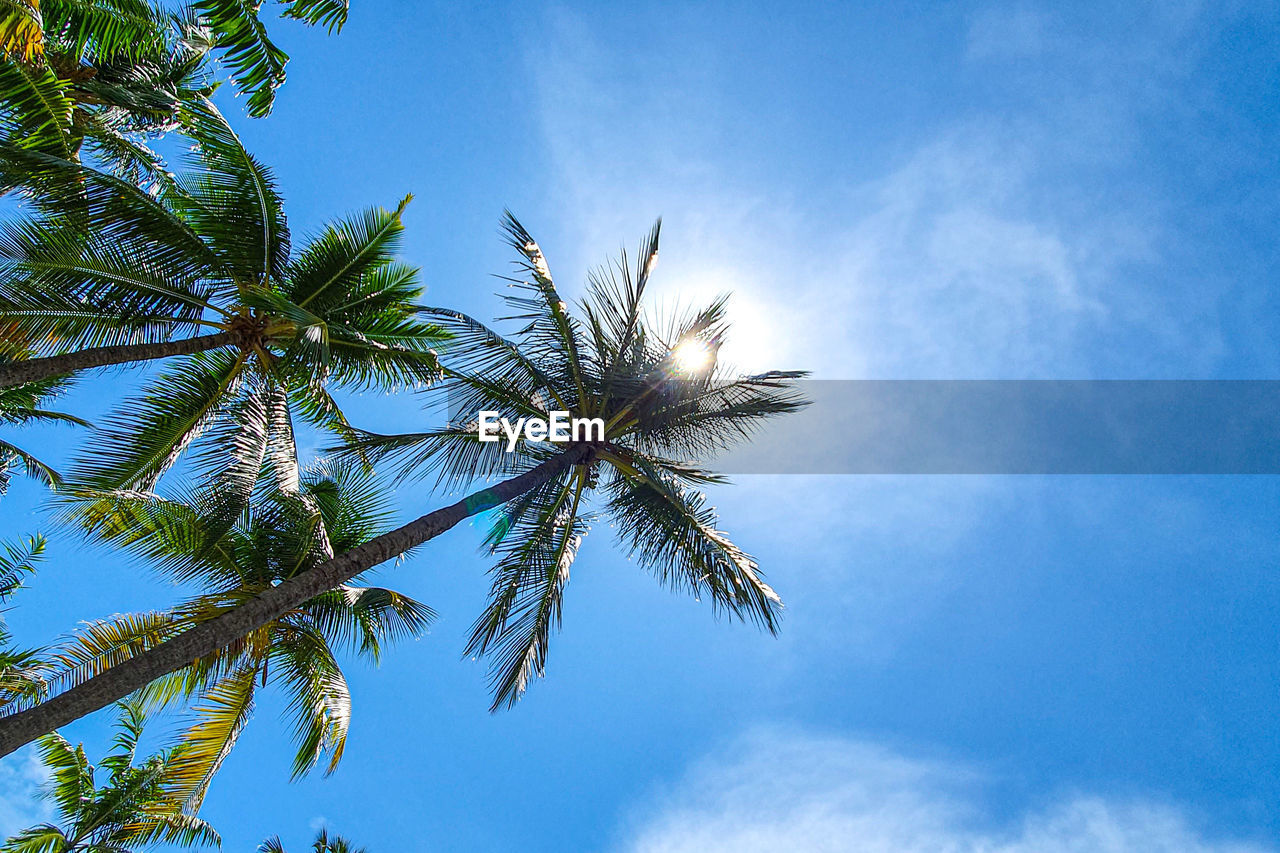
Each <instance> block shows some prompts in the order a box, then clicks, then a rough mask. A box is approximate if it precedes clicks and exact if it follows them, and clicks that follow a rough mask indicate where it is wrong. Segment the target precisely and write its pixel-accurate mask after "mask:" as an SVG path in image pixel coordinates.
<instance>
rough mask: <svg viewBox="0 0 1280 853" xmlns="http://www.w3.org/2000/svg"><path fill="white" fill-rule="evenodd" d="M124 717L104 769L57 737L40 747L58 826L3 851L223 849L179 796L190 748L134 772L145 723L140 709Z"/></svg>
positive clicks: (27, 833)
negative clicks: (180, 763) (162, 846)
mask: <svg viewBox="0 0 1280 853" xmlns="http://www.w3.org/2000/svg"><path fill="white" fill-rule="evenodd" d="M119 709H120V720H119V722H118V723H117V726H116V738H115V746H114V748H113V749H112V751H111V753H110V754H109V755H107V756H106V757H105V758H103V759H102V761H101V762H99V764H98V766H97V767H94V766H93V765H92V764H90V763H89V760H88V759H87V758H86V757H85V753H84V747H83V746H72V745H71V744H70V743H68V742H67V741H66V740H65V739H64V738H63V737H62V736H61V735H59V734H57V733H56V732H55V733H51V734H48V735H45V736H44V737H42V738H41V739H40V757H41V758H42V759H43V760H44V763H45V765H46V766H47V767H48V768H49V770H50V771H51V777H52V778H51V779H50V783H49V790H48V795H49V799H50V800H52V801H53V804H54V805H55V806H56V807H57V810H58V823H56V824H53V823H47V824H42V825H40V826H34V827H32V828H30V829H27V830H24V831H22V832H20V833H18V834H17V835H15V836H13V837H12V838H10V839H9V840H8V841H7V842H5V843H4V845H3V846H0V851H4V853H131V851H134V850H141V849H142V848H144V847H149V846H150V845H152V844H155V843H170V844H181V845H183V846H187V847H191V846H201V847H204V846H212V845H217V844H218V843H219V842H220V839H219V838H218V833H217V832H215V831H214V829H213V827H211V826H210V825H209V824H208V823H206V822H205V821H203V820H200V819H199V818H197V817H193V816H192V815H188V814H183V813H182V810H181V807H180V806H181V803H180V801H179V800H178V799H177V798H176V797H175V795H174V791H175V779H174V772H173V767H174V762H175V761H176V760H177V759H178V758H179V757H180V756H181V754H182V751H183V749H184V747H181V746H179V747H177V748H176V749H171V750H164V751H162V752H160V753H158V754H156V755H153V756H150V757H149V758H146V759H144V760H142V761H141V762H140V763H137V764H135V761H137V751H138V741H139V739H140V738H141V737H142V727H143V723H144V722H145V717H144V716H143V713H142V709H141V707H140V706H139V705H138V704H137V703H135V702H121V703H120V704H119ZM101 771H106V775H107V778H106V779H105V780H103V779H100V778H99V777H100V775H101ZM100 782H101V783H102V785H101V787H99V783H100Z"/></svg>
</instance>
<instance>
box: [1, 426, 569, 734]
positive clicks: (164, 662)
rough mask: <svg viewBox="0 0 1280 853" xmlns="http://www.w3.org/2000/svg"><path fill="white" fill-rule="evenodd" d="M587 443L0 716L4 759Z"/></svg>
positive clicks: (512, 493)
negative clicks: (46, 697) (37, 701)
mask: <svg viewBox="0 0 1280 853" xmlns="http://www.w3.org/2000/svg"><path fill="white" fill-rule="evenodd" d="M587 452H588V447H587V446H586V445H576V446H571V447H570V448H569V449H567V450H565V452H563V453H561V454H559V455H558V456H554V457H552V458H551V459H548V460H547V461H545V462H543V463H542V464H540V465H538V466H537V467H535V468H531V469H529V470H528V471H526V472H524V473H523V474H520V475H519V476H516V477H512V478H511V479H509V480H503V481H502V482H501V483H498V484H497V485H494V486H491V487H489V488H487V489H481V490H480V491H478V492H474V493H472V494H470V495H468V496H467V497H465V498H463V499H462V500H460V501H458V502H457V503H455V504H453V505H452V506H447V507H444V508H443V509H438V510H435V511H434V512H429V513H427V514H426V515H424V516H422V517H421V518H418V519H417V520H415V521H411V522H409V523H408V524H406V525H404V526H403V527H398V528H396V529H395V530H392V531H390V532H388V533H384V534H382V535H381V536H378V537H375V538H373V539H370V540H369V541H368V542H366V543H365V544H363V545H360V546H359V547H357V548H353V549H351V550H350V551H347V552H346V553H345V554H340V555H339V556H337V557H334V558H333V559H332V560H329V561H328V562H326V563H322V564H320V565H319V566H316V567H315V568H314V569H309V570H307V571H305V572H303V573H302V574H300V575H297V576H295V577H292V578H290V579H289V580H287V581H285V582H283V583H281V584H279V585H278V586H274V587H272V588H271V589H269V590H267V591H266V592H263V593H262V594H261V595H259V596H257V597H255V598H252V599H250V600H249V601H246V602H245V603H244V604H241V605H239V606H237V607H235V608H233V609H231V610H228V611H227V612H226V613H223V614H222V615H221V616H218V617H217V618H215V619H210V620H209V621H208V622H202V623H200V624H199V625H196V626H194V627H192V628H189V629H188V630H186V631H185V632H183V633H182V634H179V635H178V636H176V637H174V638H173V639H171V640H166V641H165V642H163V643H160V644H159V645H157V646H155V647H153V648H151V649H148V650H147V651H145V652H143V653H142V654H140V655H138V656H137V657H134V658H130V659H129V660H127V661H125V662H124V663H121V664H118V665H117V666H113V667H111V668H110V669H108V670H106V671H105V672H102V673H100V674H98V675H96V676H94V677H93V678H91V679H89V680H88V681H86V682H84V683H83V684H80V685H78V686H76V687H73V688H71V689H70V690H67V691H65V692H63V693H60V694H58V695H57V696H54V697H53V698H52V699H49V700H48V701H45V702H42V703H40V704H39V705H36V706H35V707H33V708H29V709H27V710H25V711H19V712H18V713H16V714H11V715H9V716H6V717H0V756H5V755H8V754H9V753H11V752H13V751H14V750H16V749H18V748H19V747H22V746H25V745H26V744H28V743H30V742H31V741H33V740H35V739H36V738H38V737H40V736H41V735H43V734H47V733H48V732H51V731H53V730H54V729H56V728H58V727H59V726H64V725H66V724H67V723H70V722H72V721H74V720H78V719H80V718H81V717H83V716H85V715H86V714H91V713H93V712H94V711H97V710H98V709H100V708H105V707H106V706H107V705H110V704H111V703H112V702H116V701H118V700H120V699H123V698H125V697H126V696H128V695H129V694H130V693H132V692H133V691H135V690H137V689H139V688H141V687H145V686H146V685H148V684H150V683H151V682H152V681H154V680H155V679H157V678H160V677H161V676H164V675H168V674H169V673H171V672H174V671H176V670H179V669H181V668H182V667H184V666H187V665H188V664H190V663H192V662H193V661H195V660H196V659H197V658H201V657H204V656H205V655H208V654H212V653H213V652H215V651H217V650H218V649H220V648H222V647H223V646H225V645H227V644H228V643H231V642H234V641H235V640H238V639H240V638H241V637H244V636H245V635H247V634H248V633H250V632H251V631H253V630H255V629H257V628H261V627H262V626H263V625H266V624H267V623H268V622H271V621H272V620H274V619H276V618H277V617H279V616H280V615H281V614H282V613H284V612H285V611H287V610H290V609H292V608H294V607H297V606H298V605H300V604H302V603H303V602H304V601H306V600H307V599H309V598H313V597H315V596H317V595H319V594H320V593H322V592H324V591H326V590H329V589H332V588H334V587H336V586H338V585H340V584H343V583H345V582H347V581H349V580H351V578H353V577H355V576H356V575H358V574H360V573H361V572H363V571H366V570H368V569H371V568H373V567H374V566H376V565H378V564H379V563H383V562H386V561H387V560H390V559H391V558H392V557H396V556H399V555H400V554H403V553H404V552H405V551H408V550H409V549H410V548H414V547H416V546H418V545H421V544H422V543H423V542H426V541H428V540H430V539H434V538H435V537H437V536H439V535H440V534H441V533H444V532H445V531H446V530H448V529H450V528H451V527H453V526H454V525H456V524H457V523H458V522H460V521H462V520H463V519H466V518H469V517H471V516H473V515H476V514H478V513H481V512H484V511H485V510H487V509H492V508H493V507H495V506H498V505H499V504H503V503H506V502H507V501H509V500H511V499H512V498H514V497H517V496H519V495H521V494H524V493H525V492H527V491H529V490H530V489H534V488H537V487H538V486H540V485H542V484H543V483H546V482H547V481H548V480H550V479H551V478H552V477H554V476H555V475H556V474H558V473H559V472H560V471H562V470H563V469H564V468H566V467H568V466H570V465H573V464H575V463H577V462H580V461H581V460H582V459H583V458H584V457H585V456H586V454H587Z"/></svg>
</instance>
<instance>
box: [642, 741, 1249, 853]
mask: <svg viewBox="0 0 1280 853" xmlns="http://www.w3.org/2000/svg"><path fill="white" fill-rule="evenodd" d="M984 784H985V780H984V778H983V777H982V776H981V775H979V774H977V773H974V772H973V771H971V770H967V769H964V768H961V767H958V766H956V765H954V764H949V763H945V762H935V761H927V760H921V759H916V758H909V757H904V756H902V755H900V754H897V753H895V752H893V751H890V750H887V749H885V748H883V747H879V746H876V745H871V744H867V743H859V742H855V741H850V740H845V739H841V738H834V737H814V736H808V735H802V734H797V733H782V732H778V731H758V732H756V733H754V734H752V735H750V736H747V737H745V738H743V739H741V740H740V741H739V742H737V743H736V744H735V745H734V746H733V747H732V748H731V749H729V750H728V751H727V752H726V754H725V755H722V756H720V757H719V758H717V759H715V760H711V761H708V762H705V763H703V764H702V765H700V766H698V767H696V768H694V769H693V770H692V771H690V772H689V773H688V774H687V776H686V777H685V778H684V779H683V780H681V781H680V782H679V783H678V784H677V785H676V786H675V787H674V788H673V789H672V790H670V791H669V792H667V793H666V794H664V795H662V796H660V797H659V798H658V800H657V805H656V806H655V807H654V808H653V810H652V811H649V812H644V813H640V814H638V815H637V816H636V819H635V821H634V823H633V826H632V827H631V829H630V833H629V836H630V837H629V838H628V839H627V840H626V841H625V842H623V843H622V844H621V845H619V849H620V850H621V851H625V853H685V851H688V853H695V852H696V853H718V851H733V853H757V851H759V853H765V851H768V853H774V851H780V850H785V851H789V853H1264V851H1269V850H1271V849H1272V848H1265V847H1259V846H1255V845H1252V844H1249V843H1246V842H1237V841H1230V840H1215V839H1213V838H1210V837H1209V836H1207V835H1206V834H1205V833H1204V832H1202V831H1201V830H1199V829H1198V828H1197V826H1196V825H1195V822H1194V821H1193V820H1192V819H1191V818H1190V817H1189V816H1188V815H1187V814H1185V813H1184V812H1182V811H1180V810H1179V809H1177V808H1176V807H1173V806H1170V805H1165V804H1158V803H1153V802H1142V801H1135V800H1130V801H1119V800H1114V799H1108V798H1104V797H1097V796H1087V795H1081V796H1072V797H1067V798H1064V799H1062V800H1061V801H1059V802H1057V803H1055V804H1053V805H1050V806H1048V807H1044V808H1039V809H1035V810H1032V811H1030V812H1028V813H1027V814H1025V815H1023V816H1022V817H1020V818H1015V819H1012V820H1001V819H995V818H993V817H992V816H991V815H990V814H989V813H988V812H987V810H985V809H984V807H983V805H982V792H983V787H984Z"/></svg>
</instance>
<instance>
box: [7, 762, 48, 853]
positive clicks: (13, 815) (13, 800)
mask: <svg viewBox="0 0 1280 853" xmlns="http://www.w3.org/2000/svg"><path fill="white" fill-rule="evenodd" d="M48 778H49V774H48V771H47V770H46V769H45V766H44V764H42V763H41V761H40V758H39V756H38V755H37V754H36V752H35V749H34V748H33V747H26V748H24V749H22V750H19V751H18V752H16V753H14V754H13V755H12V756H10V757H9V758H6V759H5V760H4V762H2V763H0V839H5V838H9V837H10V836H12V835H14V834H16V833H18V832H19V831H21V830H23V829H26V828H27V827H29V826H34V825H36V824H39V823H43V822H46V821H48V820H49V818H50V816H51V815H52V813H53V810H52V808H51V807H50V805H49V803H48V802H47V801H45V800H43V799H41V797H40V788H41V786H42V785H44V783H45V782H46V781H47V780H48Z"/></svg>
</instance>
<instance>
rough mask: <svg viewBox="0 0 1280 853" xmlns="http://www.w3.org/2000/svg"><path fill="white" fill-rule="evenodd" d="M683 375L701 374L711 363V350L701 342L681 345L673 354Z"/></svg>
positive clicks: (688, 342) (689, 342)
mask: <svg viewBox="0 0 1280 853" xmlns="http://www.w3.org/2000/svg"><path fill="white" fill-rule="evenodd" d="M671 357H672V359H674V360H675V364H676V367H677V368H678V369H679V370H680V371H681V372H682V373H701V372H702V371H703V370H705V369H706V367H707V365H709V364H710V363H711V348H710V347H708V346H707V345H706V344H704V343H703V342H702V341H699V340H688V341H685V342H684V343H682V344H679V345H678V346H677V347H676V348H675V350H673V351H672V353H671Z"/></svg>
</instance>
